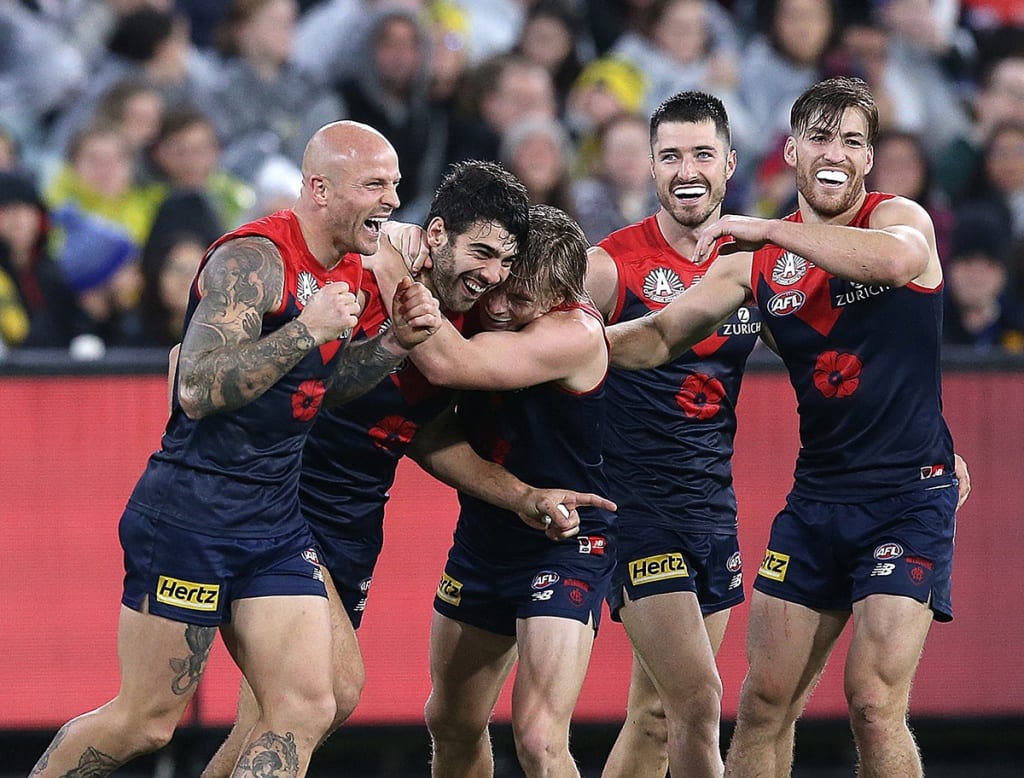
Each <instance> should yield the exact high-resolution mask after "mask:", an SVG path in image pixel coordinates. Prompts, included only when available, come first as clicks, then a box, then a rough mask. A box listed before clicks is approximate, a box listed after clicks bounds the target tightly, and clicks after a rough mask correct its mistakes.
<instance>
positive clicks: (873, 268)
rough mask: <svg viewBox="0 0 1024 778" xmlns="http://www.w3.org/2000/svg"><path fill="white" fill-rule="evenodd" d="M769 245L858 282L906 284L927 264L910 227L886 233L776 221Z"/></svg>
mask: <svg viewBox="0 0 1024 778" xmlns="http://www.w3.org/2000/svg"><path fill="white" fill-rule="evenodd" d="M768 237H769V241H770V242H771V243H774V244H775V245H776V246H780V247H782V248H784V249H786V250H787V251H791V252H793V253H794V254H796V255H798V256H800V257H803V258H804V259H806V260H808V261H810V262H813V263H814V264H815V265H817V266H818V267H820V268H821V269H822V270H826V271H828V272H829V273H832V274H833V275H835V276H839V277H840V278H845V279H847V280H850V281H857V282H859V283H862V284H879V285H884V286H904V285H906V284H907V283H909V282H910V281H912V280H914V279H915V278H917V277H918V276H919V275H921V274H922V273H923V272H924V271H925V268H926V267H927V265H928V260H929V256H930V254H929V247H928V242H927V241H926V240H925V238H924V236H923V235H922V234H921V233H920V232H919V231H917V230H916V229H913V228H910V227H904V228H892V229H887V230H878V229H863V228H860V227H845V226H841V225H836V224H801V223H798V222H789V221H783V220H776V221H773V222H771V224H770V227H769V229H768Z"/></svg>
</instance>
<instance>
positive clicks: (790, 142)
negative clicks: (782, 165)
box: [782, 135, 796, 168]
mask: <svg viewBox="0 0 1024 778" xmlns="http://www.w3.org/2000/svg"><path fill="white" fill-rule="evenodd" d="M782 158H783V159H784V160H786V164H787V165H789V166H790V167H791V168H795V167H796V138H794V137H793V136H792V135H790V136H789V137H788V138H786V145H785V147H783V149H782Z"/></svg>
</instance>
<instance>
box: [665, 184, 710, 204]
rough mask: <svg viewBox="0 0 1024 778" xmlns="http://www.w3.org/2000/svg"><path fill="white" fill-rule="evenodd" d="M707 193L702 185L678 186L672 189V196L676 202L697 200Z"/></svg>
mask: <svg viewBox="0 0 1024 778" xmlns="http://www.w3.org/2000/svg"><path fill="white" fill-rule="evenodd" d="M707 192H708V188H707V186H705V185H704V184H679V185H678V186H674V187H672V195H673V196H674V197H675V198H676V199H678V200H685V201H688V202H692V201H694V200H699V199H700V198H702V197H703V196H704V195H706V194H707Z"/></svg>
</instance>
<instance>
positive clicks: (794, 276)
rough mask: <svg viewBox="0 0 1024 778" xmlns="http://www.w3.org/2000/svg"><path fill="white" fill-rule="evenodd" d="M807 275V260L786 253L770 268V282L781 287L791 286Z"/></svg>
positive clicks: (789, 252) (788, 252) (791, 253)
mask: <svg viewBox="0 0 1024 778" xmlns="http://www.w3.org/2000/svg"><path fill="white" fill-rule="evenodd" d="M805 275H807V260H806V259H804V258H803V257H798V256H797V255H796V254H794V253H793V252H792V251H787V252H786V253H785V254H783V255H782V256H781V257H779V258H778V259H777V260H775V267H773V268H772V281H773V282H774V283H776V284H781V285H782V286H791V285H792V284H795V283H796V282H797V281H799V280H800V279H801V278H803V277H804V276H805Z"/></svg>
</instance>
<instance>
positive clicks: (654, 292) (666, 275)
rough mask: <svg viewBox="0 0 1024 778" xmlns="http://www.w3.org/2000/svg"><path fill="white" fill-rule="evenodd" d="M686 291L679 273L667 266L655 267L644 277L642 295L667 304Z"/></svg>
mask: <svg viewBox="0 0 1024 778" xmlns="http://www.w3.org/2000/svg"><path fill="white" fill-rule="evenodd" d="M685 291H686V287H685V286H684V285H683V281H682V279H681V278H679V274H678V273H676V272H675V271H674V270H671V269H669V268H667V267H656V268H654V270H652V271H651V272H650V273H648V274H647V277H646V278H644V297H646V298H647V299H648V300H651V301H652V302H656V303H664V304H665V305H668V304H669V303H670V302H672V301H673V300H675V299H676V298H677V297H678V296H679V295H681V294H682V293H683V292H685Z"/></svg>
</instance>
